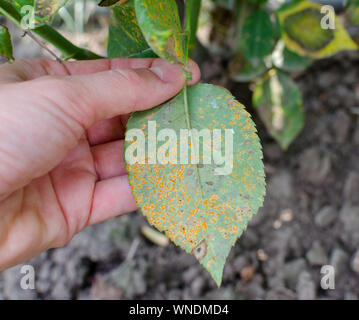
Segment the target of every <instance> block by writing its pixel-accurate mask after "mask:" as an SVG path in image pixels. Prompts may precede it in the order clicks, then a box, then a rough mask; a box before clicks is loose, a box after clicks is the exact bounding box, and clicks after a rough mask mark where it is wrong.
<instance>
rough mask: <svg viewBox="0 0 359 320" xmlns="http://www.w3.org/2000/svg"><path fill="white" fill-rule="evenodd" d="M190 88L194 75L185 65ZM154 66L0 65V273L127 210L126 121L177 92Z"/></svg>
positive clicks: (179, 77) (172, 80)
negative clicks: (138, 111)
mask: <svg viewBox="0 0 359 320" xmlns="http://www.w3.org/2000/svg"><path fill="white" fill-rule="evenodd" d="M189 69H190V70H191V72H192V74H193V76H192V80H191V81H190V84H194V83H196V82H198V81H199V78H200V71H199V69H198V66H197V65H196V64H195V63H193V62H192V61H191V62H190V63H189ZM184 84H185V78H184V76H183V73H182V71H181V68H180V67H179V66H176V65H169V64H168V63H166V62H164V61H163V60H160V59H111V60H110V59H103V60H96V61H83V62H63V63H59V62H56V61H51V60H46V59H32V60H19V61H16V62H15V63H13V64H5V65H2V66H0V270H4V269H6V268H8V267H11V266H13V265H16V264H19V263H21V262H24V261H27V260H29V259H31V258H32V257H35V256H37V255H38V254H40V253H41V252H43V251H45V250H47V249H49V248H55V247H60V246H64V245H65V244H67V243H68V242H69V241H70V240H71V239H72V237H73V236H74V235H75V234H76V233H78V232H80V231H81V230H83V229H84V228H86V227H87V226H90V225H93V224H96V223H99V222H102V221H105V220H108V219H110V218H113V217H115V216H117V215H120V214H123V213H127V212H131V211H134V210H135V209H136V203H135V201H134V199H133V197H132V194H131V188H130V186H129V183H128V178H127V173H126V169H125V165H124V159H123V143H124V140H123V139H124V130H125V126H126V122H127V119H128V117H129V115H128V114H129V113H130V112H133V111H137V110H144V109H149V108H152V107H154V106H156V105H159V104H160V103H162V102H165V101H167V100H168V99H170V98H171V97H173V96H174V95H176V94H177V93H178V92H179V91H180V90H181V89H182V88H183V86H184Z"/></svg>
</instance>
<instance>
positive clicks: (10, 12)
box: [0, 0, 103, 60]
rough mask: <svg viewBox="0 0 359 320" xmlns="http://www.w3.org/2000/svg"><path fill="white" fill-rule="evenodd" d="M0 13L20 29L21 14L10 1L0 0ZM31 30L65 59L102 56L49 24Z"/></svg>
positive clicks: (84, 58)
mask: <svg viewBox="0 0 359 320" xmlns="http://www.w3.org/2000/svg"><path fill="white" fill-rule="evenodd" d="M0 14H2V15H3V16H5V17H6V18H8V19H9V20H11V21H12V22H13V23H14V24H15V25H16V26H17V27H19V28H20V29H23V28H22V26H21V20H22V16H21V15H20V14H19V13H18V12H17V10H16V9H15V8H14V6H13V5H12V4H11V3H9V2H7V1H5V0H0ZM31 32H32V33H34V34H36V35H38V36H40V37H41V38H43V39H44V40H46V41H47V42H49V43H51V44H52V45H53V46H54V47H56V48H57V49H58V50H59V51H61V53H62V55H63V56H64V57H65V59H75V60H92V59H100V58H103V57H101V56H99V55H97V54H96V53H93V52H91V51H89V50H86V49H83V48H79V47H77V46H75V45H74V44H73V43H72V42H70V41H69V40H67V39H66V38H64V37H63V36H62V35H61V34H60V33H59V32H57V31H56V30H55V29H53V28H52V27H50V26H49V25H42V26H40V27H37V28H34V29H32V30H31Z"/></svg>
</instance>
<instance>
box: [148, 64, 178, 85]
mask: <svg viewBox="0 0 359 320" xmlns="http://www.w3.org/2000/svg"><path fill="white" fill-rule="evenodd" d="M150 70H151V71H152V72H153V73H155V74H156V75H157V76H158V77H159V78H160V79H161V80H162V81H163V82H167V83H173V82H176V81H178V80H179V79H181V78H182V79H183V78H184V75H183V71H182V70H181V68H180V67H179V66H178V65H176V64H169V63H167V62H163V63H161V64H160V65H156V66H154V67H152V68H150Z"/></svg>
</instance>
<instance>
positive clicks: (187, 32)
mask: <svg viewBox="0 0 359 320" xmlns="http://www.w3.org/2000/svg"><path fill="white" fill-rule="evenodd" d="M196 2H198V0H186V2H185V5H186V11H185V12H186V13H185V27H184V29H185V30H184V31H185V35H186V40H185V65H187V63H188V54H189V46H190V40H191V34H192V30H193V29H192V27H191V16H192V15H191V13H192V9H193V5H194V3H196ZM186 76H187V81H186V83H185V85H184V87H183V97H184V112H185V117H186V123H187V127H188V129H189V132H190V137H191V157H192V150H194V152H196V151H197V146H195V145H194V139H192V134H191V131H192V125H191V119H190V112H189V103H188V101H189V100H188V84H187V82H188V80H190V79H191V78H192V75H191V74H188V73H187V74H186ZM198 150H199V148H198ZM194 157H195V159H199V155H197V154H196V153H195V154H194ZM195 167H196V175H197V180H198V186H199V190H200V193H201V196H202V197H203V194H204V193H203V190H202V183H201V176H200V173H199V169H198V165H196V166H195Z"/></svg>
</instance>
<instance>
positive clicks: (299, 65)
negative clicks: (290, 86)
mask: <svg viewBox="0 0 359 320" xmlns="http://www.w3.org/2000/svg"><path fill="white" fill-rule="evenodd" d="M272 60H273V64H274V66H275V67H277V68H278V69H281V70H284V71H287V72H299V71H303V70H305V69H306V68H307V67H309V66H310V65H311V64H312V62H313V60H312V59H311V58H309V57H304V56H300V55H298V54H296V53H295V52H293V51H290V50H289V49H288V48H287V47H286V46H285V44H284V42H283V41H278V43H277V45H276V47H275V49H274V51H273V54H272Z"/></svg>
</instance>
